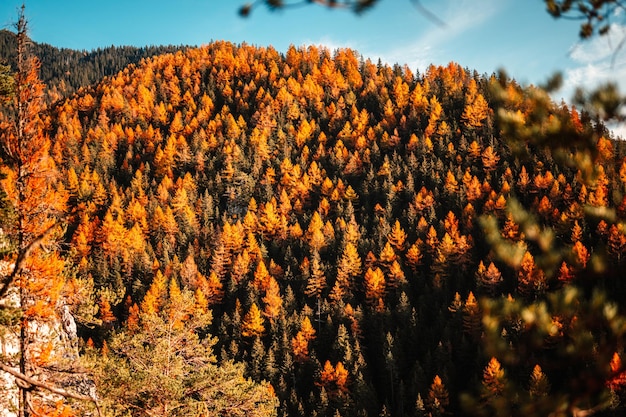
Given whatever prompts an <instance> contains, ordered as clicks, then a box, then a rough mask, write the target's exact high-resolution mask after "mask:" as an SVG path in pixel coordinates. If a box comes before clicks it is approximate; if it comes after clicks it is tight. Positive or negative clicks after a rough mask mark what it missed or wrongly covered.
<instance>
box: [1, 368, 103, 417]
mask: <svg viewBox="0 0 626 417" xmlns="http://www.w3.org/2000/svg"><path fill="white" fill-rule="evenodd" d="M0 370H2V371H4V372H6V373H8V374H11V375H13V376H14V377H15V378H18V379H19V380H21V381H23V382H26V383H28V384H30V385H32V386H34V387H37V388H43V389H45V390H47V391H50V392H52V393H53V394H57V395H60V396H62V397H65V398H72V399H74V400H80V401H89V402H92V403H94V405H95V406H96V410H97V411H98V416H101V415H102V413H101V412H100V405H99V404H98V400H96V399H95V398H92V397H89V396H87V395H80V394H75V393H72V392H69V391H66V390H64V389H61V388H57V387H55V386H53V385H50V384H48V383H46V382H42V381H38V380H36V379H34V378H31V377H29V376H27V375H24V374H23V373H21V372H19V371H16V370H15V369H13V368H11V367H10V366H7V365H5V364H3V363H0Z"/></svg>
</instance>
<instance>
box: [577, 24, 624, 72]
mask: <svg viewBox="0 0 626 417" xmlns="http://www.w3.org/2000/svg"><path fill="white" fill-rule="evenodd" d="M625 36H626V27H625V26H622V25H618V24H616V23H614V24H612V25H611V29H610V30H609V32H608V33H607V34H606V35H604V36H595V37H594V38H592V39H589V40H585V41H580V42H578V43H576V44H574V45H573V46H572V47H571V48H570V53H569V56H570V58H571V59H573V60H574V61H576V62H579V63H583V64H586V63H590V62H598V61H602V60H604V59H607V58H612V57H613V56H614V54H616V53H619V52H620V51H621V49H618V48H619V45H620V43H621V42H623V41H624V39H625V38H624V37H625Z"/></svg>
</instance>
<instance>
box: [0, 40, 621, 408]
mask: <svg viewBox="0 0 626 417" xmlns="http://www.w3.org/2000/svg"><path fill="white" fill-rule="evenodd" d="M18 35H19V34H18ZM18 44H19V40H18V39H16V35H15V34H14V33H12V32H2V33H1V36H0V56H2V57H3V60H4V61H3V63H5V64H7V67H6V73H7V77H9V78H7V79H6V80H5V81H6V83H8V84H7V85H8V87H7V88H6V91H7V92H6V94H4V99H3V101H2V106H3V107H2V109H3V113H2V118H1V120H0V128H1V130H0V137H1V138H2V141H3V143H4V144H3V149H2V152H3V153H2V165H3V166H2V174H3V179H2V189H3V195H2V202H3V204H2V219H3V220H2V233H1V236H0V237H1V238H2V239H1V242H0V249H1V251H2V253H3V262H4V263H3V264H2V265H1V266H2V267H3V268H7V267H6V265H7V264H12V265H14V266H13V268H15V270H14V271H13V272H11V269H10V268H9V272H6V271H5V272H3V274H4V276H6V277H8V278H3V280H2V284H3V286H2V287H0V296H5V295H6V294H8V293H10V291H9V288H8V287H9V284H11V285H16V286H17V287H18V290H19V293H20V294H21V296H22V297H23V301H22V304H21V305H20V308H16V309H14V310H16V311H13V310H12V309H10V308H9V307H7V306H8V304H2V306H0V328H2V329H4V330H3V331H2V332H0V335H3V334H5V332H7V331H10V329H12V328H15V327H16V326H17V327H19V326H20V325H21V326H24V323H27V322H29V321H38V320H39V321H43V322H51V321H52V320H53V319H54V318H55V317H60V315H61V313H60V312H61V311H62V310H63V308H64V309H66V310H67V309H68V310H69V311H70V313H71V315H72V317H73V319H74V320H75V323H76V329H77V335H78V339H77V341H76V346H75V347H76V349H77V350H78V352H79V355H78V357H76V358H73V363H72V364H71V365H66V366H68V367H69V366H71V367H72V369H76V367H78V368H80V372H82V373H84V374H85V375H87V377H86V378H87V379H88V380H89V381H88V383H89V384H92V388H93V390H95V392H96V393H97V394H96V395H92V398H94V399H97V401H94V402H96V403H97V404H98V407H97V410H96V407H95V406H94V405H93V404H91V403H89V401H85V400H84V399H85V396H86V395H87V394H80V393H79V392H78V391H76V390H75V388H73V387H72V386H69V385H68V386H65V388H64V390H63V391H62V392H60V393H59V392H56V393H53V394H60V395H57V397H54V399H53V400H51V398H50V396H49V395H43V394H42V395H39V396H37V395H36V392H37V391H41V392H45V391H46V390H45V389H41V390H38V389H35V390H34V391H35V393H32V394H29V397H31V399H30V400H29V401H30V403H29V404H31V406H30V407H31V412H29V413H26V414H25V415H32V416H34V415H54V416H71V415H102V416H114V415H115V416H118V415H119V416H157V415H158V416H178V415H181V416H183V415H184V416H194V415H198V416H200V415H203V416H204V415H210V416H213V415H215V416H240V415H241V416H243V415H248V416H254V415H258V416H267V415H277V416H283V417H295V416H313V417H314V416H318V417H322V416H332V417H340V416H341V417H357V416H359V417H360V416H363V417H365V416H398V417H418V416H419V417H426V416H429V417H430V416H465V415H468V416H471V415H475V416H522V415H524V416H547V415H552V416H570V415H579V416H582V415H591V414H595V415H607V416H619V415H624V412H625V410H626V406H625V404H624V401H626V367H625V366H624V365H623V363H622V361H623V360H626V357H625V356H624V354H625V351H624V349H625V346H626V345H625V344H624V341H625V337H626V316H623V314H624V307H626V303H625V300H626V282H625V281H624V277H625V274H624V272H623V271H624V267H625V266H626V222H625V219H626V144H625V143H624V142H623V141H622V140H621V139H619V138H616V137H614V136H613V134H612V133H611V132H610V131H609V130H608V129H607V128H606V126H605V125H604V124H603V122H602V120H600V119H599V118H598V117H596V116H595V115H594V114H592V113H590V112H588V111H586V110H584V109H577V108H576V107H573V106H569V105H566V104H565V103H555V102H553V101H552V100H551V98H550V96H549V95H548V94H547V93H546V92H545V91H544V90H543V89H542V88H539V87H537V86H522V85H520V84H518V83H517V82H516V81H515V80H514V79H512V78H510V77H508V76H507V75H506V74H479V73H477V72H476V71H473V70H472V69H469V68H463V67H462V66H460V65H458V64H456V63H450V64H449V65H447V66H430V67H429V68H428V69H427V70H425V71H424V72H423V73H420V72H416V71H413V70H411V69H409V68H408V67H407V66H402V65H395V66H389V65H387V64H382V63H380V62H372V61H370V60H368V59H365V58H363V57H362V56H361V55H359V53H358V52H357V51H353V50H349V49H338V50H334V51H331V50H328V49H324V48H322V47H316V46H307V47H290V48H289V50H288V51H287V52H286V53H280V52H278V51H277V50H275V49H273V48H272V47H258V46H252V45H247V44H239V45H236V44H232V43H229V42H226V41H215V42H212V43H211V44H209V45H206V46H203V47H199V48H197V47H165V48H161V47H151V48H144V49H138V48H114V47H112V48H107V49H103V50H98V51H95V52H84V51H71V50H59V49H56V48H53V47H51V46H48V45H38V44H34V43H33V44H32V45H33V47H32V48H31V53H33V55H35V56H37V57H38V58H39V61H40V64H38V65H35V66H34V72H32V73H28V74H26V72H24V71H22V69H21V67H20V65H23V64H20V63H19V62H18V60H17V54H16V51H17V50H18V49H19V48H18V47H17V45H18ZM25 68H26V67H25ZM13 74H16V75H13ZM25 75H28V76H29V77H32V78H23V77H24V76H25ZM36 77H39V78H40V79H41V80H43V81H44V82H45V83H46V85H44V84H41V83H39V84H38V83H37V80H36ZM1 85H2V83H0V86H1ZM20 86H22V88H21V89H20ZM33 86H39V87H38V88H40V90H38V91H39V92H40V96H41V100H39V101H35V98H36V97H35V96H36V94H35V96H33V95H32V94H31V95H29V94H27V93H28V91H30V90H29V89H32V88H34V87H33ZM0 90H2V89H1V88H0ZM2 91H3V92H4V90H2ZM31 93H32V91H31ZM33 97H35V98H33ZM22 100H25V102H27V103H36V104H37V105H38V106H39V107H38V108H34V110H33V111H31V112H30V113H29V112H28V111H22V107H20V106H15V105H14V104H13V103H14V102H17V103H20V102H21V101H22ZM16 119H17V120H21V121H23V122H25V124H24V126H25V127H24V129H25V130H23V131H21V130H20V127H19V126H21V125H19V124H17V125H18V127H17V128H16V130H15V132H18V133H12V132H13V130H11V129H13V127H12V126H14V124H12V123H11V121H12V120H16ZM19 132H21V133H19ZM38 172H39V173H42V174H41V175H38V174H35V173H38ZM29 242H30V243H29ZM18 269H19V271H18ZM622 283H624V284H622ZM5 284H6V285H5ZM0 298H1V297H0ZM61 307H63V308H61ZM26 329H27V330H28V331H34V330H32V329H33V327H32V326H31V327H28V326H26ZM29 329H30V330H29ZM28 355H30V356H28V357H29V358H30V360H31V361H32V363H33V365H32V367H31V371H30V372H31V373H30V374H31V375H34V376H33V378H35V377H36V376H37V375H43V371H33V369H34V370H36V369H40V368H41V369H45V368H46V367H47V366H48V367H50V368H54V367H55V366H57V365H54V364H57V363H59V362H58V360H60V359H58V356H62V355H60V350H58V349H56V348H55V347H54V346H53V344H52V343H51V342H49V343H47V344H43V346H38V347H37V348H36V349H35V348H33V349H32V350H31V351H30V353H28ZM0 359H1V361H0V362H2V363H4V364H5V365H3V368H2V370H5V371H6V368H7V367H8V364H11V363H17V362H11V361H17V359H12V358H10V357H9V356H8V354H5V353H2V354H0ZM55 361H56V362H55ZM59 366H60V365H59ZM57 368H58V366H57ZM21 369H22V371H23V372H26V369H27V368H26V367H22V368H21ZM68 369H69V368H68ZM47 381H48V382H50V383H51V382H52V381H53V378H52V377H50V378H49V379H48V380H47ZM55 381H56V380H55ZM33 386H35V387H38V385H36V384H34V385H31V389H30V391H33V389H32V387H33ZM43 388H45V387H43ZM73 390H74V391H73ZM71 392H74V393H75V394H72V395H69V394H70V393H71ZM64 394H68V395H64ZM92 394H93V393H92ZM0 395H1V394H0ZM20 398H26V396H22V397H20ZM27 403H28V402H27ZM35 410H38V411H35ZM576 413H579V414H576ZM584 413H587V414H584Z"/></svg>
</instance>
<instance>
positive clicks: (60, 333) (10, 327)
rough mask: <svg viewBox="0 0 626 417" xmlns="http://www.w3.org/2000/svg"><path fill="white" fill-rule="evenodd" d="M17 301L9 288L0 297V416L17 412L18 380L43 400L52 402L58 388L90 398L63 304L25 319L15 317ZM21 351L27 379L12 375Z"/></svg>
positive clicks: (89, 386)
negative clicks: (40, 318) (43, 316)
mask: <svg viewBox="0 0 626 417" xmlns="http://www.w3.org/2000/svg"><path fill="white" fill-rule="evenodd" d="M0 269H2V268H1V266H0ZM21 307H22V305H21V303H20V296H19V293H18V290H17V289H15V288H14V289H12V290H10V291H9V292H8V293H7V295H6V296H5V297H4V298H3V299H1V300H0V363H1V364H2V365H4V366H3V367H2V368H4V370H3V369H0V417H17V416H18V407H19V393H20V390H19V387H18V386H19V384H22V386H24V385H26V386H30V387H29V388H32V390H31V391H30V392H32V397H33V398H36V399H37V401H42V402H44V403H50V404H54V403H55V402H56V401H58V400H59V399H60V395H59V394H63V393H71V394H72V395H74V396H75V397H74V398H80V397H85V398H93V399H95V386H94V383H93V381H91V380H90V378H89V377H88V376H87V375H86V374H85V373H84V372H81V371H80V370H79V368H80V367H79V366H78V359H79V357H78V338H77V334H76V323H75V321H74V318H73V316H72V314H71V312H70V309H69V307H68V306H67V305H60V306H58V308H57V309H56V311H55V314H54V316H53V317H52V318H50V319H48V320H46V321H41V322H38V321H28V322H26V323H25V324H24V323H23V321H22V320H20V318H19V314H20V312H21V310H22V309H21ZM22 355H24V357H25V358H26V359H27V360H26V364H27V365H26V369H27V372H26V374H27V375H28V376H29V377H30V378H32V381H31V383H28V382H25V381H22V380H20V378H16V376H15V375H16V373H20V358H21V356H22ZM37 384H41V385H40V386H37ZM46 386H49V387H54V388H56V389H57V391H56V392H55V391H54V390H51V389H48V388H46ZM61 396H62V395H61Z"/></svg>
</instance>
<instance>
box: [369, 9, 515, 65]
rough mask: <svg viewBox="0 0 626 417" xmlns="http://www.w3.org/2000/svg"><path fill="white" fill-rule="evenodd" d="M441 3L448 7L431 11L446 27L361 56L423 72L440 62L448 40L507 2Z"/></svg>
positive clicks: (433, 28)
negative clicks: (477, 3) (477, 4)
mask: <svg viewBox="0 0 626 417" xmlns="http://www.w3.org/2000/svg"><path fill="white" fill-rule="evenodd" d="M442 3H443V4H445V5H446V6H447V7H446V8H445V9H441V10H434V9H433V10H432V12H433V13H434V15H435V16H437V18H439V19H441V20H442V21H443V22H444V23H445V27H438V26H435V25H433V27H432V28H431V29H429V30H427V31H425V33H424V34H423V35H422V36H419V37H417V38H416V39H414V40H412V41H409V42H405V43H403V45H402V46H400V47H396V48H392V49H389V50H386V51H366V52H367V53H364V55H369V56H377V57H380V58H381V59H382V60H383V61H385V62H387V63H389V64H395V63H400V64H405V63H406V64H407V65H408V66H409V68H418V69H419V70H424V69H426V68H427V67H428V66H429V65H430V64H432V63H434V62H440V61H441V58H442V57H443V56H445V53H444V52H445V48H446V47H447V46H448V45H449V42H450V41H451V40H453V39H455V38H458V37H459V36H461V35H463V33H465V32H467V31H469V30H471V29H473V28H476V27H479V26H481V25H483V24H484V23H485V22H486V21H487V20H489V19H490V18H491V17H493V16H494V15H496V14H497V13H498V12H499V11H500V10H501V9H502V7H503V6H504V5H505V3H506V1H502V0H484V1H483V2H482V3H481V6H480V7H476V2H475V1H472V0H458V1H447V2H442ZM440 4H441V3H440ZM433 7H435V5H433ZM429 10H430V9H429Z"/></svg>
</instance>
